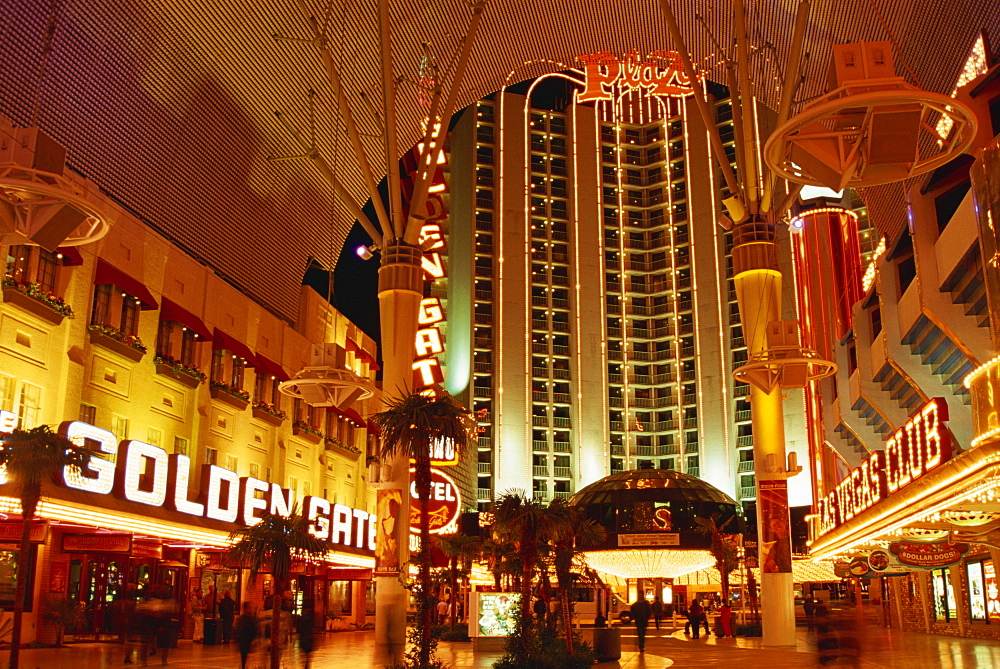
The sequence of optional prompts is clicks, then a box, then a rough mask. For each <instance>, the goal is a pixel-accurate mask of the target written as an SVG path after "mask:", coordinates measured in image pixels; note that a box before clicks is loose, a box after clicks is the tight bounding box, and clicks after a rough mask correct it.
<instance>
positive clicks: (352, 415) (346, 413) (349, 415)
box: [327, 406, 367, 427]
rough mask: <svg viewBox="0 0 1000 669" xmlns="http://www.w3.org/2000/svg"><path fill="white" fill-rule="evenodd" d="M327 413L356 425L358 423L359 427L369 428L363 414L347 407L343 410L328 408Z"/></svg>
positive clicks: (333, 407)
mask: <svg viewBox="0 0 1000 669" xmlns="http://www.w3.org/2000/svg"><path fill="white" fill-rule="evenodd" d="M327 411H329V412H330V413H332V414H337V415H338V416H343V417H344V418H346V419H348V420H350V421H352V422H354V423H357V424H358V426H359V427H365V426H367V422H366V421H365V419H364V418H362V417H361V414H359V413H358V412H357V411H356V410H354V409H352V408H351V407H347V408H346V409H341V408H340V407H337V406H332V407H330V408H328V409H327Z"/></svg>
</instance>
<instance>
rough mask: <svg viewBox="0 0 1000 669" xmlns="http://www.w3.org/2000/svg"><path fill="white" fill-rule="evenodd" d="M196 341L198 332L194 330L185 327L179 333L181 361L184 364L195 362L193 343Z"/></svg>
mask: <svg viewBox="0 0 1000 669" xmlns="http://www.w3.org/2000/svg"><path fill="white" fill-rule="evenodd" d="M197 343H198V334H197V333H196V332H195V331H194V330H190V329H185V330H184V333H183V334H182V335H181V362H182V363H184V364H185V365H194V364H196V363H197V359H196V357H195V351H196V350H197V349H196V348H195V344H197Z"/></svg>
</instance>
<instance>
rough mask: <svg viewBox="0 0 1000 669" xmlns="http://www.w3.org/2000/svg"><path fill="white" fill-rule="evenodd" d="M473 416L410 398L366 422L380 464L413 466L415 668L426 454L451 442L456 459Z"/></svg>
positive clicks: (446, 399) (444, 401)
mask: <svg viewBox="0 0 1000 669" xmlns="http://www.w3.org/2000/svg"><path fill="white" fill-rule="evenodd" d="M471 418H472V415H471V414H470V413H469V411H468V409H466V408H465V407H464V406H462V405H461V404H459V402H458V401H457V400H455V398H453V397H452V396H451V395H448V394H447V393H444V394H441V395H436V396H430V395H423V394H420V393H410V394H409V395H404V396H403V397H399V398H390V399H388V400H387V401H386V409H385V411H381V412H379V413H377V414H375V415H373V416H372V417H371V420H372V422H373V423H374V424H375V426H376V427H377V428H378V430H379V431H380V432H381V434H382V443H381V447H380V450H379V459H381V460H383V461H390V460H391V459H392V458H394V457H396V456H397V455H400V454H401V455H406V456H409V458H410V460H411V461H413V463H414V473H413V479H414V482H415V484H416V489H417V508H418V509H419V510H420V552H419V553H418V557H417V562H418V565H419V567H420V590H419V597H418V600H417V602H418V606H419V618H418V619H419V624H420V629H419V635H418V639H419V644H418V648H417V661H418V666H421V667H425V666H428V665H429V664H430V658H431V644H432V640H431V601H430V588H431V532H430V516H429V514H428V513H427V502H428V500H429V498H430V494H431V448H432V447H433V445H434V444H436V443H439V442H442V441H443V442H449V441H450V442H451V443H452V444H453V445H454V448H455V452H456V454H461V451H462V449H463V448H464V447H465V445H466V444H467V443H468V440H469V432H470V428H471Z"/></svg>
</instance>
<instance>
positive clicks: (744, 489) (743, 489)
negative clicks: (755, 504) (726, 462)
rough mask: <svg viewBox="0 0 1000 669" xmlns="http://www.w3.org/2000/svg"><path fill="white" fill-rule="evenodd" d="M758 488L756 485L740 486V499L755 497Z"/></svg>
mask: <svg viewBox="0 0 1000 669" xmlns="http://www.w3.org/2000/svg"><path fill="white" fill-rule="evenodd" d="M756 497H757V488H756V487H754V486H740V499H755V498H756Z"/></svg>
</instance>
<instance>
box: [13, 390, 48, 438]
mask: <svg viewBox="0 0 1000 669" xmlns="http://www.w3.org/2000/svg"><path fill="white" fill-rule="evenodd" d="M41 406H42V389H41V387H39V386H36V385H34V384H32V383H22V384H21V403H20V406H19V407H18V410H17V417H18V421H19V425H20V427H21V429H22V430H27V429H30V428H33V427H35V426H36V425H38V414H39V412H40V410H41Z"/></svg>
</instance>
